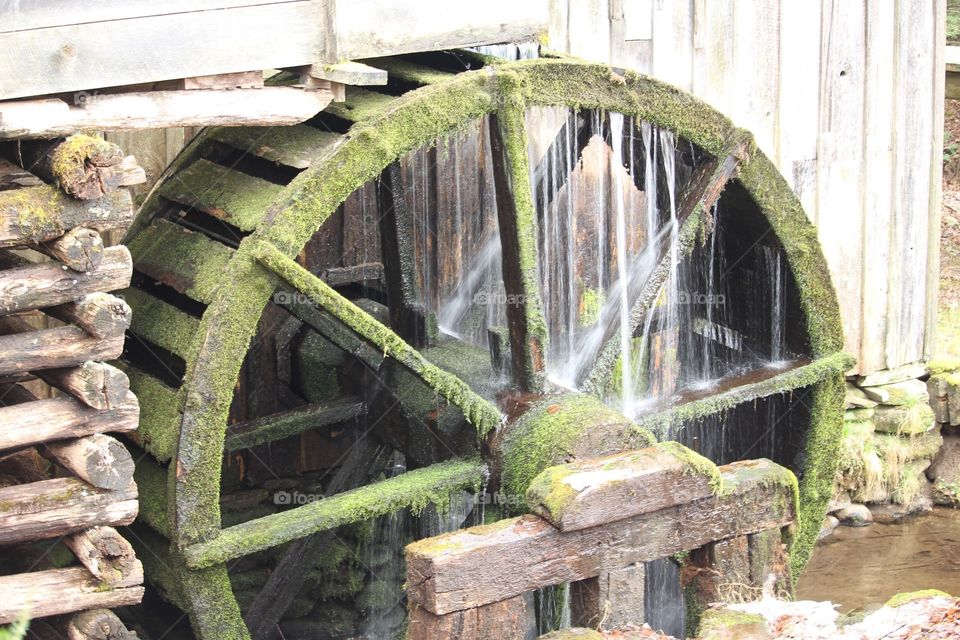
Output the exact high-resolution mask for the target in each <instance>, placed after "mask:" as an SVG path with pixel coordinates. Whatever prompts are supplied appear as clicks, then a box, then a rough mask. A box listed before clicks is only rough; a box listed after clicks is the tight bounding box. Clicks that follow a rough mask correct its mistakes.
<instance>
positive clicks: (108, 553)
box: [65, 527, 139, 585]
mask: <svg viewBox="0 0 960 640" xmlns="http://www.w3.org/2000/svg"><path fill="white" fill-rule="evenodd" d="M65 542H66V545H67V547H68V548H69V549H70V550H71V551H72V552H73V554H74V555H75V556H76V557H77V560H79V561H80V563H81V564H82V565H83V566H85V567H86V568H87V569H88V570H89V571H90V573H91V574H93V576H94V577H96V578H97V579H98V580H101V581H103V582H104V583H106V584H109V585H118V584H122V583H125V582H126V581H128V580H129V579H130V578H131V576H132V575H134V574H135V573H136V572H137V571H138V570H139V562H138V561H137V558H136V555H135V554H134V551H133V547H132V546H130V543H129V542H127V540H126V538H124V537H123V536H121V535H120V534H119V533H117V530H116V529H114V528H113V527H94V528H92V529H87V530H86V531H81V532H80V533H76V534H74V535H72V536H68V537H67V538H65Z"/></svg>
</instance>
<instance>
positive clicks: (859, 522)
mask: <svg viewBox="0 0 960 640" xmlns="http://www.w3.org/2000/svg"><path fill="white" fill-rule="evenodd" d="M836 516H837V519H838V520H839V521H840V524H842V525H843V526H845V527H866V526H868V525H870V524H873V515H872V514H871V513H870V509H868V508H867V507H866V505H862V504H851V505H850V506H849V507H847V508H845V509H841V510H840V511H838V512H837V513H836Z"/></svg>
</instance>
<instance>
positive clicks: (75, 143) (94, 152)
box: [50, 133, 123, 193]
mask: <svg viewBox="0 0 960 640" xmlns="http://www.w3.org/2000/svg"><path fill="white" fill-rule="evenodd" d="M121 160H123V151H122V150H121V149H120V147H118V146H117V145H115V144H113V143H112V142H107V141H106V140H104V139H103V138H97V137H95V136H89V135H86V134H83V133H78V134H74V135H72V136H70V137H69V138H67V139H66V140H64V141H63V142H61V143H60V144H59V145H57V147H56V148H55V149H54V150H53V153H52V154H51V157H50V161H51V162H50V168H51V170H52V172H53V175H54V177H55V178H56V179H57V182H58V183H59V184H60V186H61V187H64V188H65V189H67V191H70V188H71V187H72V186H73V185H82V184H83V183H84V182H86V173H87V163H88V162H89V163H91V164H94V165H96V166H101V167H103V166H109V165H112V164H116V163H118V162H120V161H121ZM71 193H72V191H71Z"/></svg>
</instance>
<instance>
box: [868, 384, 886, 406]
mask: <svg viewBox="0 0 960 640" xmlns="http://www.w3.org/2000/svg"><path fill="white" fill-rule="evenodd" d="M863 393H864V395H866V396H867V398H868V399H870V400H873V401H874V402H877V403H884V402H887V401H888V400H890V392H889V391H887V389H886V387H867V388H866V389H863Z"/></svg>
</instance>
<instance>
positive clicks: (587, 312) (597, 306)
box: [580, 287, 606, 327]
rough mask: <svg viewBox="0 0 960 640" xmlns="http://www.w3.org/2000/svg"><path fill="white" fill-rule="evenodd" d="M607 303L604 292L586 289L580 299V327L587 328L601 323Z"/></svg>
mask: <svg viewBox="0 0 960 640" xmlns="http://www.w3.org/2000/svg"><path fill="white" fill-rule="evenodd" d="M605 302H606V300H605V299H604V293H603V290H601V289H591V288H589V287H586V288H584V290H583V295H582V296H581V298H580V326H581V327H587V326H590V325H592V324H596V323H597V322H599V321H600V311H602V310H603V305H604V303H605Z"/></svg>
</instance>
